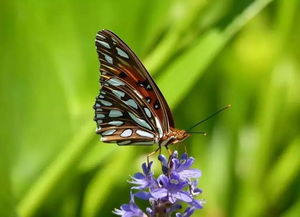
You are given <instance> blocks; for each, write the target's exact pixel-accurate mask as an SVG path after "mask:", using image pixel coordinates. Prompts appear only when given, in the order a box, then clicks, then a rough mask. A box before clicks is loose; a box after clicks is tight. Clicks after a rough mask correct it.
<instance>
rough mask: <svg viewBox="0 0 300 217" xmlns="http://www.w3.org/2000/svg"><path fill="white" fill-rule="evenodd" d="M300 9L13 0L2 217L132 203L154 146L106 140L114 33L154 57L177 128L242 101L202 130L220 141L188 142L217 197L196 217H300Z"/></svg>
mask: <svg viewBox="0 0 300 217" xmlns="http://www.w3.org/2000/svg"><path fill="white" fill-rule="evenodd" d="M299 9H300V4H299V1H298V0H278V1H272V0H256V1H250V0H210V1H208V0H174V1H172V0H164V1H161V0H152V1H141V0H128V1H121V0H116V1H111V0H105V1H104V0H102V1H79V0H73V1H71V0H63V1H58V0H53V1H38V0H24V1H17V0H15V1H8V0H6V1H5V0H4V1H1V3H0V41H1V43H0V51H1V53H0V102H1V104H0V105H1V107H0V114H1V125H0V127H1V128H0V142H1V146H0V216H1V217H11V216H20V217H31V216H32V217H33V216H43V217H47V216H49V217H52V216H55V217H65V216H78V217H96V216H113V215H112V213H111V210H112V209H113V208H115V207H119V206H120V205H121V204H122V203H127V202H128V200H129V184H128V183H127V182H126V180H128V179H129V175H132V174H133V173H134V172H136V171H139V170H140V164H141V163H142V162H143V161H144V160H145V156H146V154H147V153H149V152H151V151H152V150H153V149H154V147H151V148H139V147H118V146H117V145H113V144H103V143H101V142H100V141H99V137H98V136H97V135H96V134H95V127H96V125H95V123H94V121H93V109H92V106H93V104H94V98H95V96H96V95H97V93H98V90H99V84H98V79H99V73H98V68H99V63H98V60H97V55H96V51H95V47H94V39H95V35H96V32H97V31H98V30H101V29H110V30H112V31H113V32H115V33H116V34H118V35H119V36H120V37H121V38H122V39H123V40H124V41H125V42H126V43H128V45H129V46H130V47H131V48H132V49H133V50H134V51H135V52H136V53H137V55H138V56H139V57H140V58H141V59H142V60H143V62H144V63H145V65H146V67H147V68H148V70H149V71H150V72H151V74H152V75H153V76H154V78H155V80H156V82H157V83H158V86H159V87H160V89H161V90H162V92H163V93H164V95H165V97H166V99H167V101H168V102H169V104H170V106H171V108H172V111H173V114H174V118H175V121H176V125H177V127H178V128H183V129H184V128H187V127H189V126H191V125H192V124H194V123H195V122H196V121H199V120H201V119H203V118H205V117H206V116H208V115H209V114H211V113H213V112H214V111H216V110H217V109H218V108H220V107H222V106H224V105H226V104H232V109H231V110H229V111H226V112H224V113H223V114H222V115H219V116H217V117H215V118H213V119H211V120H210V121H208V122H206V123H205V124H203V125H202V126H201V127H199V128H198V129H199V130H203V131H206V132H207V133H208V136H206V137H203V136H200V135H199V136H193V137H191V138H189V139H188V140H187V141H185V142H184V143H185V144H186V146H187V149H188V152H189V153H190V154H191V155H193V156H194V157H195V159H196V165H195V166H196V167H198V168H200V169H201V170H202V172H203V177H202V178H201V179H200V184H199V185H200V187H201V188H202V189H203V191H204V193H203V194H202V196H201V198H204V199H205V200H206V201H207V203H206V205H205V208H204V209H203V210H200V211H197V212H196V213H195V214H194V216H211V217H227V216H234V217H252V216H270V217H273V216H282V217H294V216H299V215H300V214H299V213H300V197H299V196H300V186H299V184H300V175H299V169H300V135H299V130H300V73H299V68H300V65H299V60H300V40H299V39H300V28H299V23H300V16H299V13H297V11H299ZM183 147H184V146H183V145H181V146H178V147H176V148H177V149H178V150H179V151H180V152H183V151H184V148H183ZM156 163H157V164H158V162H156ZM157 167H158V166H157ZM157 171H158V170H157Z"/></svg>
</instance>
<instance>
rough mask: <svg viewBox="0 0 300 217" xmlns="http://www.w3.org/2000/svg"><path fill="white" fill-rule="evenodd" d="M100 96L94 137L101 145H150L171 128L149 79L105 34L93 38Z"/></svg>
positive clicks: (125, 49)
mask: <svg viewBox="0 0 300 217" xmlns="http://www.w3.org/2000/svg"><path fill="white" fill-rule="evenodd" d="M96 47H97V53H98V57H99V60H100V64H101V66H100V72H101V77H100V83H101V90H100V94H99V96H98V97H97V99H96V103H95V106H94V108H95V121H96V122H97V133H99V134H101V136H102V140H103V141H104V142H117V143H118V144H119V145H132V144H139V145H151V144H153V143H157V142H158V140H159V139H160V138H161V137H162V136H163V135H164V133H166V132H168V130H169V128H170V127H174V121H173V117H172V114H171V111H170V109H169V107H168V105H167V103H166V100H165V99H164V97H163V96H162V94H161V92H160V90H159V89H158V87H157V86H156V84H155V83H154V81H153V80H152V78H151V76H150V75H149V73H148V72H147V70H146V69H145V67H144V66H143V65H142V63H141V62H140V61H139V59H138V58H137V57H136V55H135V54H134V53H133V52H132V51H131V50H130V48H129V47H128V46H127V45H126V44H125V43H124V42H123V41H122V40H121V39H120V38H119V37H117V36H116V35H115V34H113V33H112V32H110V31H108V30H102V31H100V32H98V34H97V36H96Z"/></svg>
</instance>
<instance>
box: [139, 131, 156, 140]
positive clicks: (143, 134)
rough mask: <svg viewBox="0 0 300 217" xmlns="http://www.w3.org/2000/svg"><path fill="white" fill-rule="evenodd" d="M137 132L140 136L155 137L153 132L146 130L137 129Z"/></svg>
mask: <svg viewBox="0 0 300 217" xmlns="http://www.w3.org/2000/svg"><path fill="white" fill-rule="evenodd" d="M136 134H138V135H140V136H143V137H148V138H154V135H153V134H151V133H148V132H146V131H144V130H137V131H136Z"/></svg>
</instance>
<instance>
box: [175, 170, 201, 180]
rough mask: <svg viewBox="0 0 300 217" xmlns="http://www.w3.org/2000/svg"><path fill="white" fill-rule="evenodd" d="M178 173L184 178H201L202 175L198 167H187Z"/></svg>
mask: <svg viewBox="0 0 300 217" xmlns="http://www.w3.org/2000/svg"><path fill="white" fill-rule="evenodd" d="M178 174H179V175H180V178H182V179H190V178H199V177H200V176H201V171H200V170H197V169H185V170H182V171H180V172H178Z"/></svg>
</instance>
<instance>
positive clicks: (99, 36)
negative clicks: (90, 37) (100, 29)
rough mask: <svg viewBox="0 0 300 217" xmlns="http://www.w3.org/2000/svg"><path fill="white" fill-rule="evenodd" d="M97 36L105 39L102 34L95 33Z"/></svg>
mask: <svg viewBox="0 0 300 217" xmlns="http://www.w3.org/2000/svg"><path fill="white" fill-rule="evenodd" d="M97 36H98V37H100V38H102V39H105V37H104V36H103V35H100V34H97Z"/></svg>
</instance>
